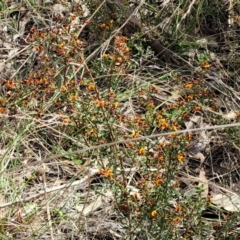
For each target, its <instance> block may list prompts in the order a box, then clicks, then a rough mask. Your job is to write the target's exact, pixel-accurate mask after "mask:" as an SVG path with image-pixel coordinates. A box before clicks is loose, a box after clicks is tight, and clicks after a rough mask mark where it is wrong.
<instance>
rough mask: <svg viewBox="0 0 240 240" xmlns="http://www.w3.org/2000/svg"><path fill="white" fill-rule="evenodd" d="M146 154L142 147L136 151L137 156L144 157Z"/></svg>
mask: <svg viewBox="0 0 240 240" xmlns="http://www.w3.org/2000/svg"><path fill="white" fill-rule="evenodd" d="M145 153H146V149H145V148H144V147H141V148H140V149H139V150H138V155H144V154H145Z"/></svg>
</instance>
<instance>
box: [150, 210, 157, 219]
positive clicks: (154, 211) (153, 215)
mask: <svg viewBox="0 0 240 240" xmlns="http://www.w3.org/2000/svg"><path fill="white" fill-rule="evenodd" d="M151 217H152V218H156V217H157V211H156V210H153V211H152V212H151Z"/></svg>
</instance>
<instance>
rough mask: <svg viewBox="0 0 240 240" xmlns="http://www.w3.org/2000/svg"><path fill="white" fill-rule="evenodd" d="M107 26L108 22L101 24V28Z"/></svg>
mask: <svg viewBox="0 0 240 240" xmlns="http://www.w3.org/2000/svg"><path fill="white" fill-rule="evenodd" d="M106 26H107V25H106V23H102V24H100V25H99V27H100V28H106Z"/></svg>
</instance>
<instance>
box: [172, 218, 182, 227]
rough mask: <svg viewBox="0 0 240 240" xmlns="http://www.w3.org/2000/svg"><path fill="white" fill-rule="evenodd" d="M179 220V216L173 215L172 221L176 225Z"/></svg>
mask: <svg viewBox="0 0 240 240" xmlns="http://www.w3.org/2000/svg"><path fill="white" fill-rule="evenodd" d="M180 220H181V219H180V217H175V218H173V223H174V224H175V225H177V224H178V223H179V222H180Z"/></svg>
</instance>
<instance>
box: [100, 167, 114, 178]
mask: <svg viewBox="0 0 240 240" xmlns="http://www.w3.org/2000/svg"><path fill="white" fill-rule="evenodd" d="M99 174H100V175H103V176H104V177H106V178H109V177H110V176H111V175H112V169H111V168H106V169H101V170H99Z"/></svg>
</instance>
